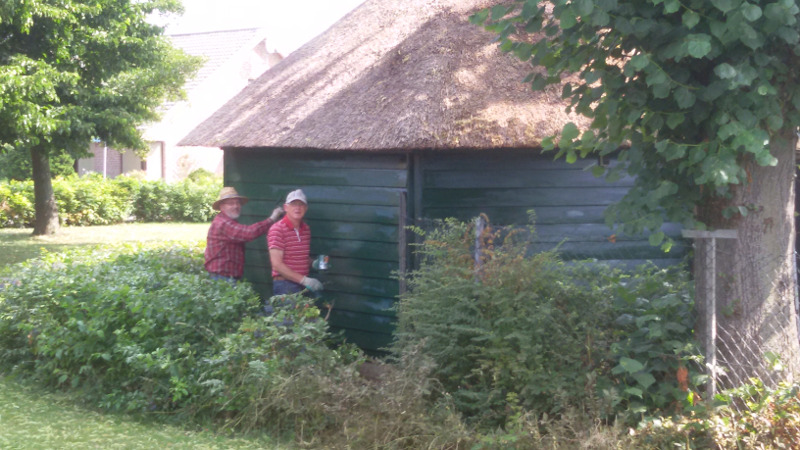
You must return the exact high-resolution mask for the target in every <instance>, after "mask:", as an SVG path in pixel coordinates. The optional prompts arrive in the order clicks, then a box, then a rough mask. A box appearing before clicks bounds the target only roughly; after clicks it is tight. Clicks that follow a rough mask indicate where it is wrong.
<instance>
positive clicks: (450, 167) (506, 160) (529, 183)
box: [415, 150, 686, 266]
mask: <svg viewBox="0 0 800 450" xmlns="http://www.w3.org/2000/svg"><path fill="white" fill-rule="evenodd" d="M415 163H416V166H417V167H416V171H415V174H416V179H417V180H416V182H415V184H416V188H415V190H416V192H417V200H416V201H417V203H421V212H420V213H419V215H420V216H421V217H424V218H445V217H456V218H459V219H462V220H469V219H472V218H474V217H477V216H478V215H479V214H480V213H485V214H487V215H488V217H489V219H490V221H491V223H493V224H497V225H501V226H505V225H512V224H518V225H521V224H528V223H530V222H529V218H528V211H529V210H533V211H534V212H535V215H536V219H535V230H536V232H535V236H534V238H533V242H534V245H532V247H531V249H532V251H542V250H550V249H552V248H554V247H555V246H556V245H559V244H560V247H559V249H560V251H561V253H562V256H563V257H564V258H565V259H586V258H597V259H600V260H604V261H608V262H611V263H615V264H623V265H626V266H631V265H637V264H641V263H643V262H645V261H653V262H655V263H656V264H659V265H668V264H674V263H676V262H678V261H680V260H681V258H682V257H683V256H684V254H685V251H686V248H685V247H684V244H683V242H679V243H678V245H676V246H675V248H674V250H673V251H671V252H670V253H669V254H665V253H663V252H662V251H661V250H660V249H659V248H657V247H653V246H651V245H650V244H649V242H648V240H647V236H625V235H622V234H618V233H615V232H614V231H613V230H611V229H609V227H608V226H607V225H605V221H604V217H603V211H604V210H605V208H606V207H607V206H608V205H609V204H611V203H612V202H615V201H618V200H619V199H621V198H622V196H623V195H625V193H626V192H627V190H628V189H629V188H630V187H631V185H632V179H622V180H620V181H619V182H617V183H614V184H609V183H608V182H607V181H606V180H605V179H602V178H596V177H595V176H593V175H592V173H591V172H590V171H589V170H587V168H589V167H590V166H592V165H594V164H596V163H597V161H596V160H582V161H578V162H576V163H574V164H568V163H566V162H564V161H563V160H558V161H554V160H553V159H552V156H543V155H537V154H534V153H533V152H530V151H511V150H506V151H494V150H493V151H487V150H481V151H474V152H459V153H441V152H439V153H436V152H428V153H424V154H421V155H419V156H418V157H417V158H416V159H415ZM664 231H665V232H666V233H667V234H668V235H670V236H673V237H678V238H679V237H680V227H678V226H677V225H674V224H667V225H666V226H665V227H664Z"/></svg>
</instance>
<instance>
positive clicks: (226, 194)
mask: <svg viewBox="0 0 800 450" xmlns="http://www.w3.org/2000/svg"><path fill="white" fill-rule="evenodd" d="M229 198H238V199H239V200H240V201H241V202H242V205H244V204H245V203H247V202H248V201H250V199H249V198H247V197H245V196H243V195H239V193H238V192H236V189H234V188H232V187H230V186H225V187H224V188H222V190H221V191H219V198H218V199H217V201H215V202H214V204H213V205H211V207H212V208H214V209H215V210H217V211H219V204H220V203H222V202H223V201H224V200H227V199H229Z"/></svg>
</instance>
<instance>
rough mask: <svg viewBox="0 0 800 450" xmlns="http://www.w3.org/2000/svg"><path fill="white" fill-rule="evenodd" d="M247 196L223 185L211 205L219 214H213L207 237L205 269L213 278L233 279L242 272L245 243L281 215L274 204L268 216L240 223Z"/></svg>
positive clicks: (259, 234) (281, 212) (280, 210)
mask: <svg viewBox="0 0 800 450" xmlns="http://www.w3.org/2000/svg"><path fill="white" fill-rule="evenodd" d="M247 201H248V198H247V197H244V196H242V195H239V193H238V192H236V189H234V188H232V187H230V186H226V187H224V188H222V190H221V191H220V193H219V198H218V199H217V201H215V202H214V204H213V205H212V206H213V207H214V209H215V210H217V211H219V212H220V213H219V214H217V216H216V217H214V220H213V221H212V222H211V227H210V228H209V229H208V238H207V240H206V253H205V257H206V264H205V266H206V270H207V271H208V273H209V274H210V275H211V277H212V278H215V279H223V280H228V281H231V282H235V281H236V280H239V279H241V278H242V273H243V272H244V244H245V243H247V242H249V241H252V240H253V239H255V238H257V237H259V236H261V235H263V234H266V233H267V230H269V227H271V226H272V224H273V223H275V222H276V221H277V220H278V219H280V217H281V214H283V208H281V207H277V208H275V209H274V210H273V211H272V214H271V215H270V216H269V218H268V219H266V220H262V221H261V222H256V223H254V224H252V225H242V224H240V223H239V222H238V221H237V219H238V218H239V214H241V212H242V206H244V204H245V203H247Z"/></svg>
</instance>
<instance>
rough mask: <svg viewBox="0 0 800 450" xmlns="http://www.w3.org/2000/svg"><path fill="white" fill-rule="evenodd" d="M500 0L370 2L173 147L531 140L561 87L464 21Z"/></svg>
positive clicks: (551, 125) (358, 146)
mask: <svg viewBox="0 0 800 450" xmlns="http://www.w3.org/2000/svg"><path fill="white" fill-rule="evenodd" d="M497 2H498V1H497V0H402V1H398V0H367V1H366V2H365V3H363V4H362V5H361V6H359V7H357V8H356V9H354V10H353V11H352V12H350V13H349V14H348V15H347V16H345V17H344V18H342V19H341V20H340V21H339V22H337V23H336V24H335V25H333V26H332V27H331V28H330V29H328V30H327V31H326V32H324V33H323V34H321V35H319V36H317V37H316V38H314V39H313V40H311V41H310V42H308V43H307V44H305V45H304V46H303V47H301V48H300V49H298V50H297V51H295V52H294V53H292V54H291V55H289V57H287V58H286V59H284V60H283V61H282V62H281V63H279V64H278V65H277V66H275V67H274V68H272V69H270V70H268V71H267V72H266V73H264V74H263V75H262V76H261V77H259V78H258V79H257V80H255V81H253V82H252V83H250V85H249V86H248V87H246V88H245V89H244V90H243V91H242V92H240V93H239V95H237V96H236V97H234V98H233V99H232V100H231V101H229V102H228V103H227V104H226V105H225V106H223V107H222V108H221V109H220V110H218V111H217V112H216V113H215V114H213V115H212V116H211V117H210V118H209V119H208V120H206V121H205V122H203V123H202V124H200V125H199V126H198V127H197V128H195V129H194V130H193V131H192V132H191V133H190V134H189V135H188V136H186V137H185V138H184V139H183V140H182V141H181V142H180V145H201V146H213V147H280V148H317V149H332V150H333V149H337V150H345V149H352V150H389V149H403V150H409V149H416V148H436V149H441V148H502V147H529V148H535V147H538V146H539V144H540V143H541V140H542V138H544V137H546V136H548V135H550V134H554V133H557V132H558V131H560V130H561V127H562V126H563V125H564V123H566V122H568V121H570V120H571V121H575V122H582V120H581V119H580V118H579V117H577V116H575V115H568V114H567V113H566V112H565V111H564V108H565V104H564V103H563V102H562V100H561V96H560V87H552V88H550V89H549V90H547V91H545V92H533V91H531V89H530V86H528V85H527V84H523V83H522V80H523V79H524V78H525V76H526V75H527V74H528V73H529V72H530V69H531V67H530V65H529V64H527V63H522V62H520V61H519V60H517V59H515V58H514V57H513V56H511V55H508V54H504V53H502V52H500V50H499V49H498V48H497V47H498V46H497V43H496V42H494V39H495V37H496V36H495V35H493V34H491V33H488V32H486V31H484V30H483V29H482V28H480V27H478V26H475V25H472V24H470V23H469V21H468V18H469V16H470V14H472V13H473V12H475V11H477V10H479V9H481V8H484V7H487V6H491V5H492V4H494V3H497Z"/></svg>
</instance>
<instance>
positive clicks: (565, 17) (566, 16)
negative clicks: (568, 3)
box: [558, 8, 578, 30]
mask: <svg viewBox="0 0 800 450" xmlns="http://www.w3.org/2000/svg"><path fill="white" fill-rule="evenodd" d="M558 20H559V23H560V25H561V28H562V29H564V30H569V29H570V28H572V27H574V26H575V25H576V24H577V23H578V18H577V17H575V11H573V10H572V8H565V9H564V10H563V11H561V14H560V15H559V16H558Z"/></svg>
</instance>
